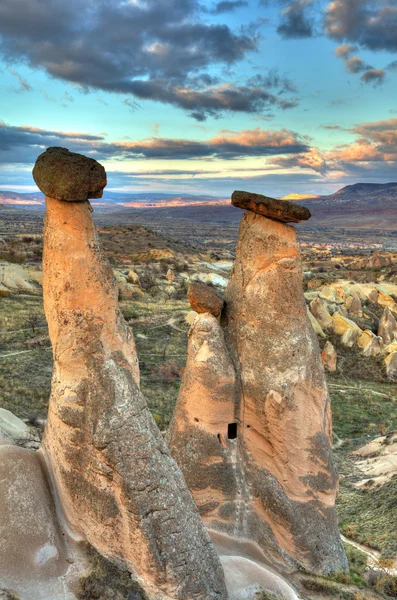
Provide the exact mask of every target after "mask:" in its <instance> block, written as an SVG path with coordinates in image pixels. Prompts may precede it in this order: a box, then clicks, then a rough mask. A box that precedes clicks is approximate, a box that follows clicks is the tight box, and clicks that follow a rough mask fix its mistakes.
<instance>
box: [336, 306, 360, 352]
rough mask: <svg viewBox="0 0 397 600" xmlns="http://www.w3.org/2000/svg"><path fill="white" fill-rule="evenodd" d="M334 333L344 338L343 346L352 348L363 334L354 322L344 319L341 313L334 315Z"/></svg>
mask: <svg viewBox="0 0 397 600" xmlns="http://www.w3.org/2000/svg"><path fill="white" fill-rule="evenodd" d="M332 321H333V328H334V332H335V333H336V334H337V335H340V336H342V339H341V341H342V344H344V345H345V346H347V347H349V348H351V347H352V346H354V344H355V342H356V340H357V338H358V336H359V335H361V333H362V329H360V327H359V326H358V325H356V323H355V322H354V321H352V320H351V319H348V318H347V317H344V316H343V315H341V314H340V313H339V312H335V313H334V314H333V315H332Z"/></svg>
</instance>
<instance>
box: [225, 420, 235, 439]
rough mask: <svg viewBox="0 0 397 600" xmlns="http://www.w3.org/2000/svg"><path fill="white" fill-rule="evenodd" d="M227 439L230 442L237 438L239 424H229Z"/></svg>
mask: <svg viewBox="0 0 397 600" xmlns="http://www.w3.org/2000/svg"><path fill="white" fill-rule="evenodd" d="M227 437H228V439H229V440H235V439H236V438H237V423H229V425H228V426H227Z"/></svg>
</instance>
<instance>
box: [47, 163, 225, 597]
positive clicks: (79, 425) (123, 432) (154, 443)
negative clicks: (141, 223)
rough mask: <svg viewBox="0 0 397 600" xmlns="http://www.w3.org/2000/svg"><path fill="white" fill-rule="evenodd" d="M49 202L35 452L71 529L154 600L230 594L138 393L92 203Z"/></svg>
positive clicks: (130, 344) (128, 335)
mask: <svg viewBox="0 0 397 600" xmlns="http://www.w3.org/2000/svg"><path fill="white" fill-rule="evenodd" d="M64 152H65V151H64ZM53 156H54V155H53V154H52V156H51V158H52V159H53ZM83 158H84V157H83ZM83 163H84V161H83ZM40 164H41V169H42V168H43V161H41V163H40ZM61 164H62V168H63V169H64V168H65V162H64V161H63V162H62V163H61ZM67 164H68V162H67V161H66V168H67ZM84 164H85V163H84ZM84 164H83V166H82V167H81V168H84ZM73 165H75V163H73ZM51 173H52V176H53V177H56V172H55V173H54V171H51ZM66 180H67V178H65V176H63V178H62V182H63V184H62V185H64V182H65V181H66ZM39 183H40V178H39ZM43 187H44V186H43ZM93 187H94V189H95V190H96V191H95V193H96V194H97V193H98V190H97V187H95V182H94V184H93V182H91V181H90V189H91V188H93ZM62 190H64V187H63V188H62ZM62 193H64V191H62ZM46 206H47V213H46V222H45V233H44V257H43V291H44V301H45V311H46V316H47V320H48V325H49V332H50V337H51V342H52V346H53V353H54V373H53V381H52V391H51V398H50V405H49V415H48V423H47V427H46V432H45V439H44V443H43V447H42V452H43V454H44V456H45V458H46V462H47V465H48V466H49V469H50V471H51V473H52V475H53V478H54V482H55V486H56V489H57V493H58V495H59V497H60V501H61V504H62V507H63V509H64V511H65V514H66V517H67V520H68V521H69V524H70V526H71V529H72V530H73V531H74V532H75V533H76V534H79V535H80V536H81V537H82V538H83V539H87V540H88V541H89V542H90V543H91V544H92V545H93V546H94V547H95V548H96V549H97V550H98V551H99V552H100V553H101V554H102V555H103V556H105V557H107V558H111V559H114V560H116V561H117V562H119V563H120V564H121V565H124V566H127V567H128V569H129V570H130V571H131V572H132V573H133V575H134V576H135V577H136V578H137V579H138V580H139V581H140V583H141V584H142V585H143V587H144V589H145V590H146V591H147V592H148V593H149V594H150V595H151V596H153V597H154V596H155V597H156V598H157V597H161V598H168V597H170V598H181V599H182V598H183V599H189V598H202V599H223V598H226V590H225V585H224V578H223V572H222V568H221V565H220V562H219V559H218V556H217V554H216V551H215V549H214V547H213V546H212V543H211V541H210V539H209V536H208V534H207V532H206V530H205V527H204V525H203V523H202V521H201V518H200V515H199V513H198V511H197V508H196V506H195V505H194V502H193V499H192V497H191V495H190V493H189V491H188V489H187V487H186V484H185V481H184V479H183V476H182V474H181V472H180V470H179V468H178V466H177V464H176V462H175V461H174V460H173V459H172V458H171V456H170V453H169V450H168V447H167V445H166V443H165V442H164V440H163V438H162V436H161V434H160V432H159V430H158V428H157V426H156V424H155V422H154V420H153V418H152V416H151V414H150V412H149V410H148V408H147V405H146V401H145V399H144V397H143V396H142V394H141V392H140V389H139V368H138V361H137V355H136V350H135V344H134V340H133V335H132V332H131V330H130V329H129V328H128V326H127V324H126V323H125V321H124V319H123V317H122V315H121V312H120V311H119V309H118V305H117V286H116V283H115V281H114V277H113V273H112V270H111V268H110V266H109V265H108V263H107V261H106V260H105V259H104V256H103V254H102V252H101V249H100V246H99V242H98V238H97V235H96V231H95V227H94V225H93V222H92V218H91V208H90V204H89V202H87V201H79V202H73V201H71V200H70V199H69V200H68V201H67V202H65V201H63V200H56V199H54V198H52V197H48V196H47V198H46Z"/></svg>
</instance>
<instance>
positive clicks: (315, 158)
mask: <svg viewBox="0 0 397 600" xmlns="http://www.w3.org/2000/svg"><path fill="white" fill-rule="evenodd" d="M271 164H272V165H275V166H277V167H280V168H283V169H294V168H300V169H310V170H311V171H315V172H317V173H326V172H327V170H328V166H327V163H326V160H325V158H324V156H322V154H321V153H320V151H319V150H318V149H317V148H314V147H312V148H309V149H308V151H307V152H305V153H302V154H295V155H293V156H280V157H277V158H274V159H272V161H271Z"/></svg>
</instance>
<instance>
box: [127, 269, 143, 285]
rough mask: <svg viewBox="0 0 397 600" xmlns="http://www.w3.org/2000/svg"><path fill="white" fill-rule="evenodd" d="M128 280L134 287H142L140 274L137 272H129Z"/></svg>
mask: <svg viewBox="0 0 397 600" xmlns="http://www.w3.org/2000/svg"><path fill="white" fill-rule="evenodd" d="M127 280H128V282H129V283H132V284H133V285H139V286H140V285H141V282H140V280H139V275H138V273H135V271H133V270H132V269H131V270H130V271H129V272H128V275H127Z"/></svg>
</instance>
